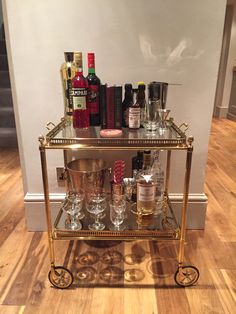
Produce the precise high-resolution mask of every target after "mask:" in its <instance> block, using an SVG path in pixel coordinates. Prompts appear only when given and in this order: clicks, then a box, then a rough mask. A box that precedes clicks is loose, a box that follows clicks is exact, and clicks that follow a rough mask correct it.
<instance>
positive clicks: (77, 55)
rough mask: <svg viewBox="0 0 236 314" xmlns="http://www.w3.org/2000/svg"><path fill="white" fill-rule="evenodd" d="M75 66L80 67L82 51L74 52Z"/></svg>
mask: <svg viewBox="0 0 236 314" xmlns="http://www.w3.org/2000/svg"><path fill="white" fill-rule="evenodd" d="M74 60H75V63H76V66H78V67H82V52H74Z"/></svg>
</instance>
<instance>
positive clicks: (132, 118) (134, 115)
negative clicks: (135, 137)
mask: <svg viewBox="0 0 236 314" xmlns="http://www.w3.org/2000/svg"><path fill="white" fill-rule="evenodd" d="M134 92H135V90H134ZM140 113H141V111H140V104H139V103H138V102H137V101H136V102H135V103H134V102H133V103H132V104H131V106H130V107H129V129H130V130H138V129H139V128H140V118H141V116H140Z"/></svg>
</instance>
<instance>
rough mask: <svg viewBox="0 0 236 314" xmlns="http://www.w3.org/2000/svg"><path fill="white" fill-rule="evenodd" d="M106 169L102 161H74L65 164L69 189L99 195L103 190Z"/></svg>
mask: <svg viewBox="0 0 236 314" xmlns="http://www.w3.org/2000/svg"><path fill="white" fill-rule="evenodd" d="M109 170H110V169H108V168H107V166H106V163H105V161H104V160H103V159H87V158H83V159H76V160H73V161H71V162H69V163H68V164H67V171H68V174H69V189H71V190H72V191H74V192H79V191H80V190H81V189H82V190H84V191H85V193H88V192H95V193H100V192H101V191H102V189H103V186H104V182H105V178H106V173H107V171H109Z"/></svg>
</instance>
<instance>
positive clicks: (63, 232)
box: [53, 198, 180, 240]
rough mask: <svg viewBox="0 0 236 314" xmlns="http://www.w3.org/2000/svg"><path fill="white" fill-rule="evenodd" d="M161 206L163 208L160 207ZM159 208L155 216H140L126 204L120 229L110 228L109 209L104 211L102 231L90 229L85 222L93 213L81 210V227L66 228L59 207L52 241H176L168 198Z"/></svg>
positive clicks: (178, 230)
mask: <svg viewBox="0 0 236 314" xmlns="http://www.w3.org/2000/svg"><path fill="white" fill-rule="evenodd" d="M163 208H164V209H163ZM163 208H162V210H160V211H159V213H157V214H156V215H148V216H142V219H141V220H140V219H139V218H138V215H137V214H136V204H132V205H131V204H129V203H127V209H126V218H125V219H124V222H123V223H122V225H121V226H120V230H113V229H114V228H113V227H114V226H113V225H112V223H111V221H110V215H109V208H107V209H106V210H105V211H104V213H103V214H104V215H103V216H104V217H103V218H101V219H100V221H101V222H102V223H103V224H105V228H104V230H101V231H97V230H90V229H89V228H88V225H89V224H91V223H93V222H94V216H93V215H90V214H89V213H88V212H86V209H84V210H83V212H84V214H85V216H84V218H83V219H81V220H80V222H81V224H82V229H81V230H71V229H68V227H67V225H68V220H69V219H70V217H69V215H68V214H66V213H65V212H64V211H63V210H62V209H60V211H59V213H58V215H57V218H56V220H55V224H54V228H53V239H54V240H68V239H83V240H99V239H101V240H102V239H103V240H135V239H147V240H158V239H161V240H174V239H175V240H178V239H179V235H180V229H179V226H178V223H177V221H176V218H175V216H174V213H173V210H172V207H171V203H170V200H169V198H166V202H165V203H164V206H163Z"/></svg>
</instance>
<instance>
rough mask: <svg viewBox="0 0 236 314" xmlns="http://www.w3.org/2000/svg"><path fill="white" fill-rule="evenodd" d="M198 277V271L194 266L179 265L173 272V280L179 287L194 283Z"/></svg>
mask: <svg viewBox="0 0 236 314" xmlns="http://www.w3.org/2000/svg"><path fill="white" fill-rule="evenodd" d="M198 278H199V271H198V269H197V268H196V267H194V266H183V267H179V268H178V270H177V271H176V273H175V282H176V283H177V285H179V286H181V287H189V286H192V285H194V284H195V283H196V282H197V281H198Z"/></svg>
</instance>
